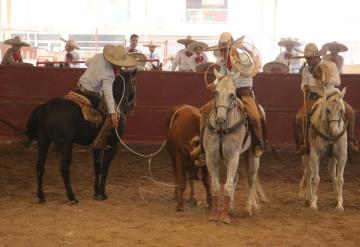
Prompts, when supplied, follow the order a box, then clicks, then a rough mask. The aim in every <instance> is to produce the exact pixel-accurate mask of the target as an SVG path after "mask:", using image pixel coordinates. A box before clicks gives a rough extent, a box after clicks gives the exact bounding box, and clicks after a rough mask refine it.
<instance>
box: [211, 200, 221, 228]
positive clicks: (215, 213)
mask: <svg viewBox="0 0 360 247" xmlns="http://www.w3.org/2000/svg"><path fill="white" fill-rule="evenodd" d="M219 215H220V210H219V196H213V198H212V207H211V213H210V218H209V221H213V222H218V220H219Z"/></svg>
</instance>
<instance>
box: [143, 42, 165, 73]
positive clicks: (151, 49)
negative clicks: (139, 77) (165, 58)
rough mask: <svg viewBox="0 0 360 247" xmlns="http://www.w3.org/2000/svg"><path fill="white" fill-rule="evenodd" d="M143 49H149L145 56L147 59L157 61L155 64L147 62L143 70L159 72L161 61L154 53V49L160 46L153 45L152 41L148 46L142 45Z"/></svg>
mask: <svg viewBox="0 0 360 247" xmlns="http://www.w3.org/2000/svg"><path fill="white" fill-rule="evenodd" d="M143 46H144V47H148V48H149V52H148V53H147V54H146V57H147V59H157V60H159V63H157V62H147V63H146V65H145V69H147V70H161V68H162V59H161V57H160V55H159V54H158V53H157V52H155V49H156V48H157V47H159V46H160V45H158V44H155V43H154V41H152V40H151V41H150V42H149V43H148V44H145V45H143Z"/></svg>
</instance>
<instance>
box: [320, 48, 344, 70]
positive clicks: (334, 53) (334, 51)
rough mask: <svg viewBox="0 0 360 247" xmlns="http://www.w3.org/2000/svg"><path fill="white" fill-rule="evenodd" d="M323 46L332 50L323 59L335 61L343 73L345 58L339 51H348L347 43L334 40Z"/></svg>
mask: <svg viewBox="0 0 360 247" xmlns="http://www.w3.org/2000/svg"><path fill="white" fill-rule="evenodd" d="M323 48H325V49H327V50H328V51H330V54H326V55H325V56H323V60H326V61H330V62H334V63H335V64H336V66H337V68H338V70H339V72H340V74H342V73H343V67H344V58H343V57H342V56H340V55H339V52H346V51H347V50H348V48H347V47H346V45H344V44H341V43H339V42H336V41H334V42H331V43H326V44H324V45H323Z"/></svg>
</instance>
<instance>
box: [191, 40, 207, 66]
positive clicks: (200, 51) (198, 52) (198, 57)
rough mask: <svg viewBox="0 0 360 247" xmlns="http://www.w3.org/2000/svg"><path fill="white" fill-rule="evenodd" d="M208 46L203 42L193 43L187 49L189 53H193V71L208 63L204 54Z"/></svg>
mask: <svg viewBox="0 0 360 247" xmlns="http://www.w3.org/2000/svg"><path fill="white" fill-rule="evenodd" d="M208 47H209V46H208V45H207V44H206V43H205V42H201V41H194V42H192V43H191V44H190V45H189V46H188V47H187V48H188V50H189V51H192V52H194V54H195V56H194V61H195V69H196V67H197V66H199V65H201V64H204V63H207V62H208V61H209V59H208V57H207V56H206V54H205V53H204V51H205V49H206V48H208Z"/></svg>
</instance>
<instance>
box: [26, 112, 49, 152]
mask: <svg viewBox="0 0 360 247" xmlns="http://www.w3.org/2000/svg"><path fill="white" fill-rule="evenodd" d="M44 113H45V107H44V105H40V106H37V107H36V108H35V109H34V110H33V111H32V113H31V114H30V117H29V119H28V121H27V125H26V132H25V134H26V135H27V137H28V139H29V140H28V143H27V144H28V145H29V144H31V143H32V142H33V141H34V140H35V139H36V138H37V135H38V130H39V124H40V119H41V118H42V116H43V115H44Z"/></svg>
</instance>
